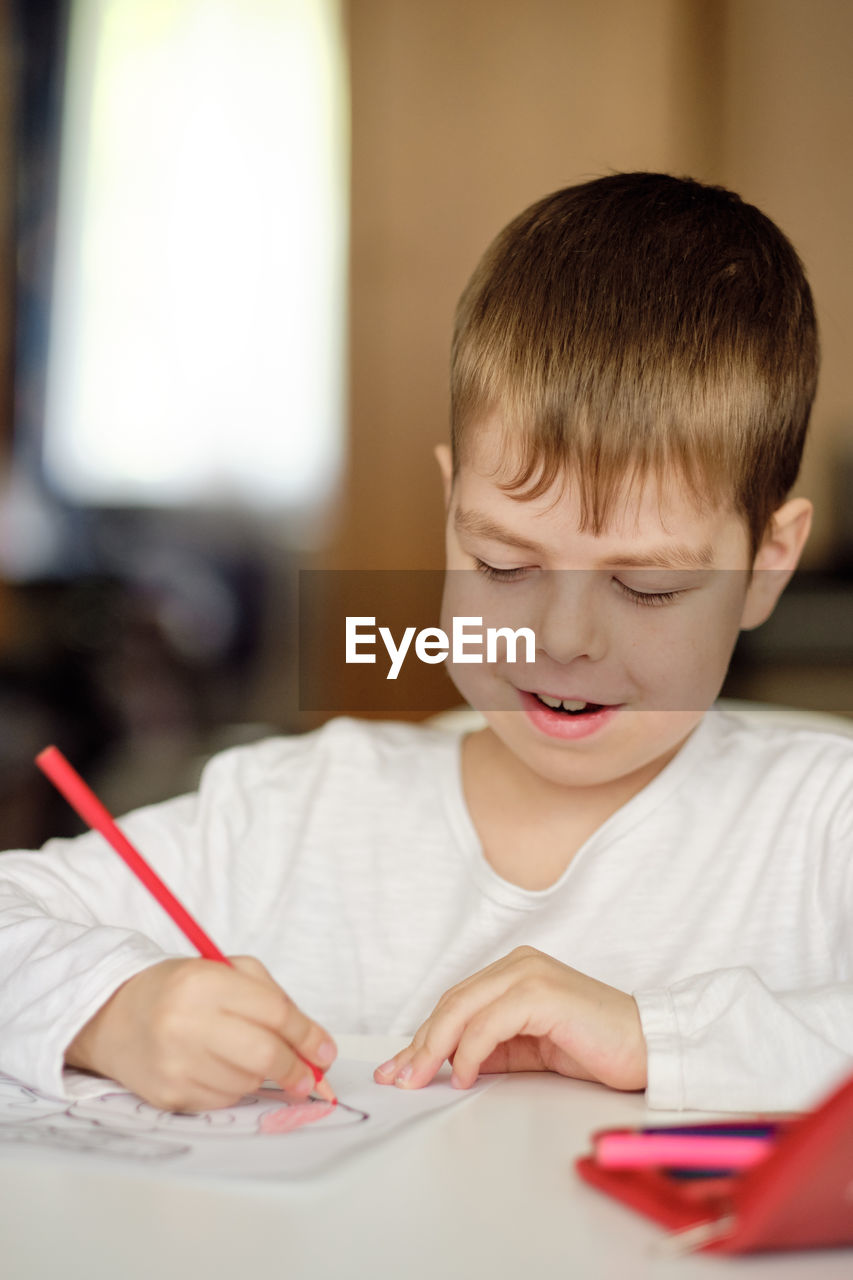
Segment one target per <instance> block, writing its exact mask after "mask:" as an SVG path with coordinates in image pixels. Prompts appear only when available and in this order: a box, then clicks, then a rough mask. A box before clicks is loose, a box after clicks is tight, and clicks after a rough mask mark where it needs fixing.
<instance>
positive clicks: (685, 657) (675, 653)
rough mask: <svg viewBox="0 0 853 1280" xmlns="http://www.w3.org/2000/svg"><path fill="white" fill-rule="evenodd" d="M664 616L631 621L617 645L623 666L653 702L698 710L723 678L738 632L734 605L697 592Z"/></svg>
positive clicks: (673, 708) (712, 696)
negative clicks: (624, 640) (698, 595)
mask: <svg viewBox="0 0 853 1280" xmlns="http://www.w3.org/2000/svg"><path fill="white" fill-rule="evenodd" d="M660 612H661V613H662V614H664V615H666V616H664V617H662V618H661V619H660V620H658V619H651V620H650V621H649V622H648V623H644V624H643V625H642V626H640V625H637V626H634V627H633V628H632V630H631V636H630V639H629V640H628V641H627V643H626V644H625V646H624V647H623V648H622V654H623V660H624V664H625V668H626V670H627V671H628V673H629V674H630V676H631V677H632V678H633V679H634V680H635V681H636V683H637V685H638V687H640V688H642V689H643V690H645V691H646V692H647V693H649V694H650V695H651V698H652V703H653V705H654V706H655V707H657V708H660V709H662V710H668V711H680V710H684V711H691V710H704V709H705V708H707V707H708V706H710V705H711V703H712V702H713V701H714V699H715V698H716V696H717V694H718V693H719V690H720V688H721V686H722V683H723V680H724V679H725V675H726V671H727V669H728V665H729V661H730V659H731V655H732V650H733V649H734V646H735V642H736V641H737V637H738V631H739V627H738V622H739V617H740V612H739V607H738V606H737V605H732V603H731V602H729V601H727V600H725V599H719V598H715V597H714V596H713V594H712V593H709V595H708V596H707V598H697V599H696V600H694V601H690V602H689V603H687V604H685V606H684V607H683V608H681V609H677V608H673V609H671V610H669V609H666V608H663V607H662V608H661V610H660Z"/></svg>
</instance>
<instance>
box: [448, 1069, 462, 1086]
mask: <svg viewBox="0 0 853 1280" xmlns="http://www.w3.org/2000/svg"><path fill="white" fill-rule="evenodd" d="M450 1083H451V1084H452V1085H453V1088H454V1089H464V1088H465V1086H464V1085H463V1083H462V1081H461V1080H460V1079H459V1077H458V1075H457V1074H456V1072H455V1071H454V1072H453V1073H452V1074H451V1076H450Z"/></svg>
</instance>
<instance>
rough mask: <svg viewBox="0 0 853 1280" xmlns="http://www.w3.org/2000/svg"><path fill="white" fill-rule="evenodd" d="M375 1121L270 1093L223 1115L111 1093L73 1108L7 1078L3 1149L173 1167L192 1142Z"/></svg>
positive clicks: (1, 1117)
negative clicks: (44, 1150) (29, 1148)
mask: <svg viewBox="0 0 853 1280" xmlns="http://www.w3.org/2000/svg"><path fill="white" fill-rule="evenodd" d="M368 1118H369V1117H368V1114H367V1112H366V1111H360V1110H358V1109H357V1108H355V1107H350V1106H347V1104H346V1103H342V1102H339V1103H338V1104H337V1106H335V1105H334V1104H332V1103H330V1102H326V1101H324V1100H323V1099H321V1098H308V1099H302V1098H295V1097H293V1096H292V1095H289V1094H287V1093H286V1092H285V1091H284V1090H283V1089H278V1088H266V1087H265V1088H262V1089H259V1090H258V1091H257V1092H256V1093H252V1094H247V1095H246V1096H245V1097H243V1098H241V1099H240V1101H239V1102H238V1103H236V1104H235V1105H234V1106H232V1107H223V1108H221V1109H219V1110H216V1111H200V1112H171V1111H160V1110H158V1109H157V1108H156V1107H153V1106H150V1105H149V1104H148V1103H147V1102H143V1101H142V1100H141V1099H140V1098H138V1097H137V1096H136V1095H135V1094H132V1093H106V1094H102V1095H100V1096H99V1097H95V1098H85V1099H81V1100H80V1101H78V1102H71V1103H68V1102H64V1101H63V1100H62V1099H59V1098H48V1097H45V1096H44V1095H43V1094H40V1093H38V1092H37V1091H36V1090H34V1089H31V1088H29V1086H27V1085H25V1084H21V1083H20V1082H19V1081H17V1080H13V1079H11V1078H10V1077H8V1076H3V1075H0V1143H15V1144H26V1145H29V1146H44V1147H52V1148H54V1149H59V1150H62V1151H77V1152H95V1153H97V1154H99V1155H104V1156H117V1157H121V1158H124V1159H136V1160H146V1161H151V1160H171V1159H174V1158H175V1157H176V1156H182V1155H186V1154H188V1153H189V1152H190V1151H191V1150H192V1146H191V1145H188V1142H187V1140H194V1139H200V1140H201V1141H202V1142H204V1139H205V1137H216V1138H229V1137H233V1138H246V1137H249V1136H251V1135H253V1134H261V1135H264V1136H266V1137H270V1136H274V1135H280V1134H284V1133H291V1132H293V1131H294V1130H296V1129H304V1128H306V1127H307V1126H309V1125H310V1126H315V1125H316V1126H317V1127H318V1128H340V1127H342V1126H344V1125H354V1124H360V1123H362V1122H363V1121H365V1120H367V1119H368ZM165 1135H175V1136H176V1137H178V1138H184V1139H185V1140H184V1141H183V1142H181V1141H174V1140H173V1138H171V1137H167V1136H165Z"/></svg>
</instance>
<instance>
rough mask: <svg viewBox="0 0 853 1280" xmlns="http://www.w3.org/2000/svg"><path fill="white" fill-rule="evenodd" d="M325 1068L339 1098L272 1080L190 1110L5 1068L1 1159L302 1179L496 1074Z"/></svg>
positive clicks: (106, 1086)
mask: <svg viewBox="0 0 853 1280" xmlns="http://www.w3.org/2000/svg"><path fill="white" fill-rule="evenodd" d="M326 1078H327V1079H328V1081H329V1084H330V1085H331V1086H332V1088H333V1089H334V1091H335V1094H336V1095H337V1097H338V1099H339V1103H338V1105H337V1106H332V1105H331V1104H329V1103H326V1102H323V1101H322V1100H319V1099H311V1100H309V1101H307V1102H302V1101H300V1100H298V1099H295V1098H293V1097H292V1095H290V1096H289V1095H288V1094H286V1093H284V1092H283V1091H282V1090H281V1089H278V1088H275V1087H272V1086H267V1087H264V1088H263V1089H261V1090H259V1091H258V1092H257V1093H255V1094H250V1095H247V1096H246V1097H245V1098H243V1099H241V1101H240V1103H239V1104H238V1105H237V1106H234V1107H225V1108H223V1109H221V1110H216V1111H204V1112H200V1113H198V1114H188V1113H180V1112H177V1113H176V1112H170V1111H158V1110H157V1109H156V1108H155V1107H151V1106H149V1105H148V1103H146V1102H143V1101H142V1100H141V1099H140V1098H138V1097H137V1096H136V1095H135V1094H132V1093H127V1092H126V1091H124V1090H122V1089H121V1086H120V1085H117V1084H111V1083H110V1082H108V1081H102V1080H93V1078H92V1077H91V1076H80V1077H79V1078H78V1079H76V1080H73V1081H70V1082H69V1085H70V1087H69V1092H71V1093H73V1094H74V1095H75V1099H74V1101H68V1100H65V1099H57V1098H50V1097H47V1096H46V1095H44V1094H41V1093H38V1092H37V1091H36V1090H34V1089H31V1088H29V1086H27V1085H25V1084H22V1083H21V1082H20V1081H17V1080H14V1079H12V1078H11V1077H10V1076H4V1075H2V1074H0V1160H4V1161H5V1160H9V1159H18V1160H20V1159H21V1157H22V1156H23V1155H25V1154H26V1153H29V1154H31V1155H33V1156H36V1155H40V1156H41V1157H42V1158H44V1156H45V1155H49V1156H50V1158H51V1159H52V1160H53V1159H57V1160H61V1161H67V1160H76V1161H81V1160H82V1161H86V1162H87V1163H90V1164H97V1165H99V1166H100V1167H101V1168H103V1167H104V1166H105V1165H109V1166H110V1167H111V1168H116V1167H118V1166H124V1167H126V1168H127V1167H134V1168H136V1169H137V1170H139V1169H141V1168H145V1169H147V1170H148V1171H149V1172H160V1171H162V1172H163V1173H166V1172H168V1173H170V1174H172V1173H179V1174H188V1175H212V1176H220V1177H222V1176H224V1177H244V1178H298V1179H302V1178H305V1177H308V1176H310V1175H312V1174H316V1173H320V1172H321V1171H323V1170H325V1169H329V1168H330V1167H333V1166H336V1165H337V1164H339V1163H340V1161H341V1160H342V1159H343V1158H344V1157H348V1156H350V1155H352V1154H354V1153H356V1152H357V1151H359V1150H361V1149H363V1148H365V1147H367V1146H370V1145H372V1144H373V1143H375V1142H377V1141H379V1140H381V1139H383V1138H385V1137H388V1136H389V1135H391V1134H393V1133H395V1132H396V1131H397V1130H399V1129H400V1128H402V1127H403V1126H404V1125H407V1124H409V1123H411V1122H412V1121H413V1120H416V1119H418V1118H420V1117H422V1116H425V1115H427V1114H429V1113H431V1112H436V1111H441V1110H444V1109H445V1108H447V1107H450V1106H453V1105H454V1104H455V1103H459V1102H461V1101H463V1100H464V1099H465V1098H467V1097H470V1096H471V1095H472V1094H476V1093H479V1092H481V1091H482V1090H483V1089H484V1088H487V1087H488V1085H489V1084H490V1083H492V1082H493V1081H494V1080H495V1079H497V1078H498V1077H495V1076H490V1077H486V1078H485V1079H482V1080H480V1081H478V1083H477V1084H476V1085H475V1086H474V1087H473V1089H470V1090H464V1091H463V1090H459V1089H454V1088H453V1087H452V1086H451V1084H450V1069H449V1067H447V1066H445V1067H444V1068H443V1069H442V1071H440V1072H439V1074H438V1076H437V1077H436V1078H435V1080H433V1081H432V1082H431V1083H430V1084H429V1085H427V1086H426V1087H425V1088H423V1089H416V1090H406V1089H397V1088H395V1087H394V1086H393V1085H379V1084H376V1083H375V1082H374V1080H373V1066H372V1065H371V1064H370V1063H367V1062H356V1061H346V1060H345V1061H338V1062H336V1063H335V1064H334V1066H333V1067H332V1068H331V1069H330V1071H329V1072H328V1074H327V1077H326ZM75 1086H76V1087H75ZM95 1088H97V1089H98V1092H97V1093H93V1089H95Z"/></svg>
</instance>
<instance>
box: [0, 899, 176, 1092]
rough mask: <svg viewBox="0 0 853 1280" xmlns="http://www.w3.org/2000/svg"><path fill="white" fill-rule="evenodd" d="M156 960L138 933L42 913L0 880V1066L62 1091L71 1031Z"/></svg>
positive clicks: (157, 952)
mask: <svg viewBox="0 0 853 1280" xmlns="http://www.w3.org/2000/svg"><path fill="white" fill-rule="evenodd" d="M164 957H165V953H164V951H163V950H162V948H161V947H159V946H158V945H157V944H156V943H155V942H153V941H151V940H150V939H149V938H146V937H145V936H144V935H142V934H141V933H137V932H135V931H133V930H129V929H119V928H111V927H108V926H96V927H89V926H86V925H82V924H78V923H74V922H71V921H67V920H59V919H55V918H51V917H47V916H45V915H44V914H43V912H41V911H40V909H39V907H38V905H37V904H35V903H33V902H28V901H27V900H26V899H25V897H24V895H23V894H22V893H21V892H20V891H18V890H14V889H12V888H10V887H9V886H8V885H0V974H2V982H0V1070H2V1071H4V1072H7V1073H8V1074H9V1075H13V1076H17V1077H18V1078H20V1079H23V1080H26V1081H27V1082H28V1083H30V1084H32V1085H34V1086H36V1087H38V1088H39V1089H42V1090H43V1091H44V1092H46V1093H51V1094H55V1095H56V1094H58V1095H62V1093H63V1085H62V1068H63V1059H64V1054H65V1050H66V1048H67V1046H68V1045H69V1044H70V1043H71V1041H72V1040H73V1039H74V1036H75V1035H76V1034H77V1032H78V1031H79V1030H80V1028H81V1027H82V1026H83V1025H84V1024H85V1023H86V1022H88V1020H89V1019H90V1018H91V1017H92V1016H93V1015H94V1014H95V1013H96V1012H97V1010H98V1009H99V1008H101V1006H102V1005H103V1004H104V1003H105V1002H106V1001H107V1000H108V999H109V997H110V996H111V995H112V993H113V992H114V991H115V990H116V989H117V988H118V987H119V986H121V985H122V983H124V982H126V981H127V979H128V978H130V977H132V976H133V975H134V974H136V973H139V972H140V971H141V970H142V969H145V968H147V967H149V966H150V965H152V964H156V963H157V962H158V961H160V960H163V959H164ZM80 1065H83V1064H82V1063H81V1064H80Z"/></svg>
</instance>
